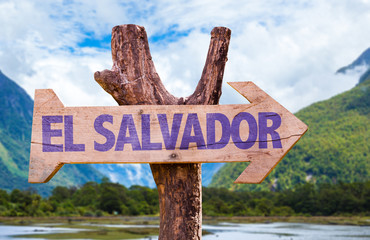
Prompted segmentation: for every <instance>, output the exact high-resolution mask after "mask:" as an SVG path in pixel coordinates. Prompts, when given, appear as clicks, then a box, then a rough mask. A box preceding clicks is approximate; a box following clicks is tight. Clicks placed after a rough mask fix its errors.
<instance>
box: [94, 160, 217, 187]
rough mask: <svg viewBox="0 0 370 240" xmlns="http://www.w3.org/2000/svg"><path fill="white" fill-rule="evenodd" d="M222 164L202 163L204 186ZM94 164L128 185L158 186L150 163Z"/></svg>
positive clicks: (112, 179) (102, 171)
mask: <svg viewBox="0 0 370 240" xmlns="http://www.w3.org/2000/svg"><path fill="white" fill-rule="evenodd" d="M222 165H223V163H204V164H202V185H203V186H208V184H210V182H211V179H212V177H213V175H214V174H215V173H216V172H217V171H218V170H219V169H220V168H221V167H222ZM92 166H93V167H94V168H96V169H97V170H98V171H99V172H101V173H102V174H104V175H106V176H108V178H109V179H110V180H111V181H112V182H118V183H120V184H123V185H125V186H126V187H130V186H132V185H142V186H147V187H151V188H154V187H156V186H155V183H154V179H153V175H152V172H151V170H150V166H149V164H93V165H92Z"/></svg>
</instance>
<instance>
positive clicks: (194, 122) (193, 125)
mask: <svg viewBox="0 0 370 240" xmlns="http://www.w3.org/2000/svg"><path fill="white" fill-rule="evenodd" d="M192 129H194V136H191V132H192ZM191 142H195V143H196V144H197V148H198V149H206V146H205V145H206V144H205V142H204V138H203V133H202V129H201V127H200V123H199V119H198V115H197V114H196V113H189V115H188V118H187V119H186V124H185V129H184V135H183V136H182V141H181V145H180V149H189V143H191Z"/></svg>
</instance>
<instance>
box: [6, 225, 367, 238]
mask: <svg viewBox="0 0 370 240" xmlns="http://www.w3.org/2000/svg"><path fill="white" fill-rule="evenodd" d="M92 227H102V228H108V229H112V228H117V229H123V228H128V229H135V228H142V229H145V228H158V226H157V225H118V224H117V225H113V224H109V225H107V224H81V225H79V227H76V226H74V227H73V228H68V227H58V224H38V225H33V226H9V225H1V226H0V239H4V240H10V239H13V240H14V239H18V240H22V239H30V238H32V239H35V238H34V237H35V236H36V235H37V236H38V237H37V239H50V238H51V237H52V236H53V239H57V238H55V236H58V235H57V234H61V236H62V235H64V236H65V234H71V236H74V235H73V234H77V233H81V232H88V233H91V234H89V237H88V238H83V239H97V237H98V236H94V235H93V234H94V233H93V232H92V230H91V228H92ZM203 229H204V230H206V231H208V232H209V233H211V234H208V235H205V236H203V239H204V240H216V239H217V240H220V239H232V240H238V239H243V240H245V239H259V240H272V239H279V240H311V239H312V240H321V239H322V240H324V239H325V240H330V239H333V240H334V239H335V240H350V239H358V240H363V239H370V226H343V225H319V224H308V223H279V222H277V223H265V224H263V223H260V224H234V223H220V224H217V225H203ZM32 236H33V237H32ZM116 237H117V236H116ZM63 239H65V238H63ZM71 239H72V238H71ZM78 239H82V238H81V236H80V237H79V238H78ZM112 239H116V238H112ZM139 239H146V240H148V239H151V240H156V239H158V237H157V236H145V237H142V238H139Z"/></svg>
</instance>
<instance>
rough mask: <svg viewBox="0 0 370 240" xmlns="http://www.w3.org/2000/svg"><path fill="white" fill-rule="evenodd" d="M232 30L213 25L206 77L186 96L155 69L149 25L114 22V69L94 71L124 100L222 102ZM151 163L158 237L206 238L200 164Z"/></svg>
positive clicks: (121, 102)
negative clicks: (156, 196) (172, 89)
mask: <svg viewBox="0 0 370 240" xmlns="http://www.w3.org/2000/svg"><path fill="white" fill-rule="evenodd" d="M230 35H231V31H230V29H228V28H224V27H216V28H214V29H213V30H212V32H211V42H210V46H209V50H208V55H207V60H206V63H205V66H204V69H203V73H202V76H201V79H200V80H199V83H198V85H197V88H196V89H195V91H194V93H193V94H192V95H190V96H189V97H188V98H185V99H184V98H177V97H174V96H173V95H171V94H170V93H169V92H168V91H167V90H166V89H165V87H164V85H163V84H162V82H161V80H160V78H159V76H158V74H157V72H156V70H155V67H154V63H153V61H152V57H151V54H150V51H149V44H148V38H147V35H146V32H145V29H144V27H141V26H137V25H132V24H129V25H120V26H116V27H114V28H113V30H112V41H111V44H112V59H113V67H112V70H104V71H102V72H96V73H95V74H94V77H95V80H96V81H97V82H98V83H99V84H100V86H101V87H102V88H103V89H104V90H105V91H107V92H108V93H109V94H111V95H112V96H113V98H114V99H115V100H116V101H117V103H118V104H119V105H184V104H186V105H211V104H218V101H219V98H220V96H221V87H222V79H223V73H224V68H225V63H226V61H227V52H228V48H229V42H230ZM195 44H196V43H195ZM174 157H176V156H174ZM150 167H151V170H152V173H153V177H154V180H155V183H156V185H157V188H158V193H159V204H160V205H159V206H160V220H161V222H160V231H159V239H161V240H175V239H184V240H188V239H201V236H202V233H201V232H202V231H201V226H202V182H201V164H200V163H195V164H194V163H191V164H151V166H150Z"/></svg>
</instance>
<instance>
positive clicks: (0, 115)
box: [0, 71, 104, 196]
mask: <svg viewBox="0 0 370 240" xmlns="http://www.w3.org/2000/svg"><path fill="white" fill-rule="evenodd" d="M32 114H33V101H32V99H31V98H30V97H29V96H28V94H27V93H26V92H25V91H24V90H23V89H22V88H21V87H20V86H18V85H17V84H16V83H15V82H14V81H12V80H10V79H9V78H8V77H6V76H5V75H4V74H3V73H2V72H1V71H0V176H1V177H0V188H1V189H6V190H12V189H15V188H18V189H27V188H33V189H36V190H37V191H38V192H39V193H40V194H42V195H44V196H45V195H47V194H48V193H50V191H51V189H52V188H54V187H55V186H57V185H63V186H76V185H81V184H83V183H85V182H87V181H100V180H101V179H102V178H103V177H104V175H103V174H101V173H100V172H98V171H97V170H96V169H95V168H93V167H91V166H90V165H87V164H85V165H78V164H76V165H72V164H71V165H65V166H63V167H62V168H61V170H59V172H58V173H57V174H56V175H55V176H54V178H52V179H51V180H50V182H49V183H44V184H30V183H28V162H29V156H30V154H29V153H30V142H31V126H32Z"/></svg>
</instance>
